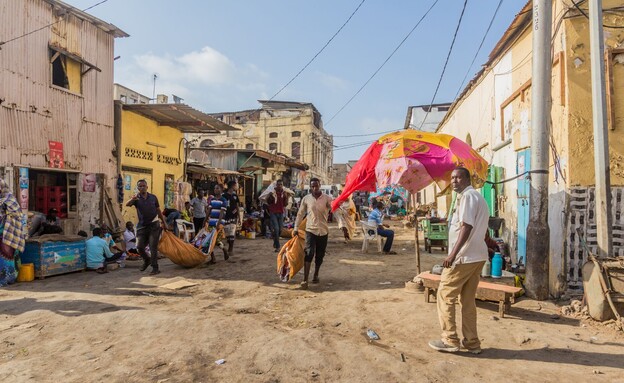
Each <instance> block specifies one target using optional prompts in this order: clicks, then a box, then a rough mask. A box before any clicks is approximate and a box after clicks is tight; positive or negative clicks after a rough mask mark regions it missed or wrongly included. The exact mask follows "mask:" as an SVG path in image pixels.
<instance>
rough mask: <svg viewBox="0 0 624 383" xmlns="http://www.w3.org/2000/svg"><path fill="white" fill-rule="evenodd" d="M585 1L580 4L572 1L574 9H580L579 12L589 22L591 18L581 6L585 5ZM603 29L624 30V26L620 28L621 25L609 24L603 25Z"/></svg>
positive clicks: (582, 0)
mask: <svg viewBox="0 0 624 383" xmlns="http://www.w3.org/2000/svg"><path fill="white" fill-rule="evenodd" d="M584 2H585V0H580V1H579V2H578V3H577V2H576V1H574V0H572V4H574V7H576V9H578V11H579V12H581V14H582V15H583V16H585V18H586V19H588V20H589V16H588V15H587V13H586V12H585V10H583V9H581V7H580V6H579V5H581V4H582V3H584ZM602 26H603V27H605V28H613V29H624V26H619V25H607V24H602Z"/></svg>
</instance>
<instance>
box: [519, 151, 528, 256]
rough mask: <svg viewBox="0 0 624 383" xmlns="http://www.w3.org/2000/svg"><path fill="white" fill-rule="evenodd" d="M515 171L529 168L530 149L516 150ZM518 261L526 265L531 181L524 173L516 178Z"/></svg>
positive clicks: (520, 172)
mask: <svg viewBox="0 0 624 383" xmlns="http://www.w3.org/2000/svg"><path fill="white" fill-rule="evenodd" d="M516 170H517V173H516V174H522V173H524V172H527V171H529V170H531V149H525V150H521V151H519V152H518V162H517V166H516ZM517 187H518V190H517V195H518V263H522V264H523V265H526V232H527V226H528V225H529V193H530V189H531V181H530V179H529V178H528V177H527V176H526V175H525V176H522V177H520V178H518V185H517Z"/></svg>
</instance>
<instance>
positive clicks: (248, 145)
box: [245, 144, 254, 150]
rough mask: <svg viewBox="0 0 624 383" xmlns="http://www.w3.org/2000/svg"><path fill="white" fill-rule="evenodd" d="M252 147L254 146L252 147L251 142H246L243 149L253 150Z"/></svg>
mask: <svg viewBox="0 0 624 383" xmlns="http://www.w3.org/2000/svg"><path fill="white" fill-rule="evenodd" d="M253 148H254V147H253V144H247V145H245V149H251V150H253Z"/></svg>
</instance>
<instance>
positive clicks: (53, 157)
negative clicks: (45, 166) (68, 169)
mask: <svg viewBox="0 0 624 383" xmlns="http://www.w3.org/2000/svg"><path fill="white" fill-rule="evenodd" d="M48 146H49V148H50V153H49V156H48V158H49V159H50V164H49V166H50V167H51V168H55V169H63V168H65V160H64V159H63V143H62V142H58V141H48Z"/></svg>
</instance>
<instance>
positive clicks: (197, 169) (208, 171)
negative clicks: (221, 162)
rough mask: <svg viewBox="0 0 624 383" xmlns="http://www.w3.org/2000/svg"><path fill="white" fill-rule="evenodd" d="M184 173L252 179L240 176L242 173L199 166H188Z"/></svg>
mask: <svg viewBox="0 0 624 383" xmlns="http://www.w3.org/2000/svg"><path fill="white" fill-rule="evenodd" d="M186 171H187V172H188V173H198V174H205V175H208V176H228V175H235V176H237V177H246V178H253V177H250V176H248V175H246V174H242V173H239V172H237V171H234V170H227V169H218V168H211V167H208V166H200V165H188V166H187V167H186Z"/></svg>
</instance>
